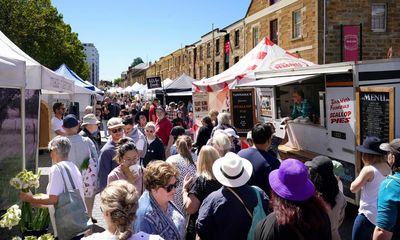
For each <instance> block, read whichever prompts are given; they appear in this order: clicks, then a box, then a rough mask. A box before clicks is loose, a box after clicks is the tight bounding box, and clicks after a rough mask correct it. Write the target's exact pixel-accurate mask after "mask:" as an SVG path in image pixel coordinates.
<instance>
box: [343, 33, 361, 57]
mask: <svg viewBox="0 0 400 240" xmlns="http://www.w3.org/2000/svg"><path fill="white" fill-rule="evenodd" d="M360 44H361V41H360V26H359V25H351V26H342V46H343V48H342V49H343V52H342V60H343V61H344V62H347V61H358V60H360Z"/></svg>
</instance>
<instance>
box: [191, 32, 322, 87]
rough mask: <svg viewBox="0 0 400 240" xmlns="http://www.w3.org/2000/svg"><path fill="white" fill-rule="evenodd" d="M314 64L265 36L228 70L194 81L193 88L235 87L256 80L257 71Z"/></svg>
mask: <svg viewBox="0 0 400 240" xmlns="http://www.w3.org/2000/svg"><path fill="white" fill-rule="evenodd" d="M312 65H315V64H314V63H312V62H309V61H307V60H304V59H302V58H299V57H297V56H295V55H293V54H291V53H289V52H287V51H285V50H284V49H282V48H280V47H279V46H278V45H276V44H275V43H273V42H272V41H271V40H269V39H268V38H264V39H263V40H262V41H261V42H260V43H259V44H258V45H257V46H256V47H254V48H253V49H252V50H251V51H250V52H249V53H247V54H246V55H245V56H244V57H243V58H242V59H241V60H240V61H239V62H237V63H236V64H235V65H233V66H232V67H230V68H229V69H227V70H226V71H224V72H222V73H220V74H218V75H215V76H213V77H211V78H207V79H202V80H199V81H195V82H193V90H194V91H195V92H216V91H220V90H223V89H227V88H234V87H235V86H236V85H238V84H246V83H249V82H254V81H255V80H256V77H255V72H258V71H268V70H280V69H292V68H302V67H307V66H312Z"/></svg>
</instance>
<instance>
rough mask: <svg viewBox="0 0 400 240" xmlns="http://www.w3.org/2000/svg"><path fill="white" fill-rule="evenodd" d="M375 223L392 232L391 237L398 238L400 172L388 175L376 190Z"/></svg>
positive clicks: (399, 236) (399, 222)
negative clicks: (376, 211) (376, 207)
mask: <svg viewBox="0 0 400 240" xmlns="http://www.w3.org/2000/svg"><path fill="white" fill-rule="evenodd" d="M376 225H377V226H378V227H380V228H382V229H385V230H386V231H389V232H393V237H392V239H400V173H399V172H396V173H395V174H394V175H390V176H388V177H387V178H386V179H385V180H384V181H383V182H382V183H381V185H380V187H379V192H378V216H377V218H376Z"/></svg>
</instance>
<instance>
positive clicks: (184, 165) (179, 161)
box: [167, 153, 197, 213]
mask: <svg viewBox="0 0 400 240" xmlns="http://www.w3.org/2000/svg"><path fill="white" fill-rule="evenodd" d="M192 159H193V162H194V164H191V163H188V160H186V159H184V158H183V157H182V156H181V155H180V154H176V155H173V156H171V157H169V158H168V159H167V162H170V163H173V164H175V166H176V168H177V169H178V171H179V175H178V177H177V178H176V180H177V181H178V186H177V188H176V193H175V197H174V203H175V205H176V206H177V207H178V209H179V210H180V211H181V212H183V213H185V212H186V210H185V207H184V206H183V197H182V189H183V180H184V179H185V176H186V174H189V175H191V176H195V175H196V169H197V168H196V161H197V155H196V154H194V153H192Z"/></svg>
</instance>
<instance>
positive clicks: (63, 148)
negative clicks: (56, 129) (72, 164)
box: [48, 136, 71, 158]
mask: <svg viewBox="0 0 400 240" xmlns="http://www.w3.org/2000/svg"><path fill="white" fill-rule="evenodd" d="M48 149H49V150H56V151H57V153H58V154H59V155H60V157H62V158H67V157H68V153H69V150H71V142H70V141H69V139H68V138H67V137H64V136H56V137H55V138H53V139H52V140H51V141H50V142H49V145H48Z"/></svg>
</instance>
